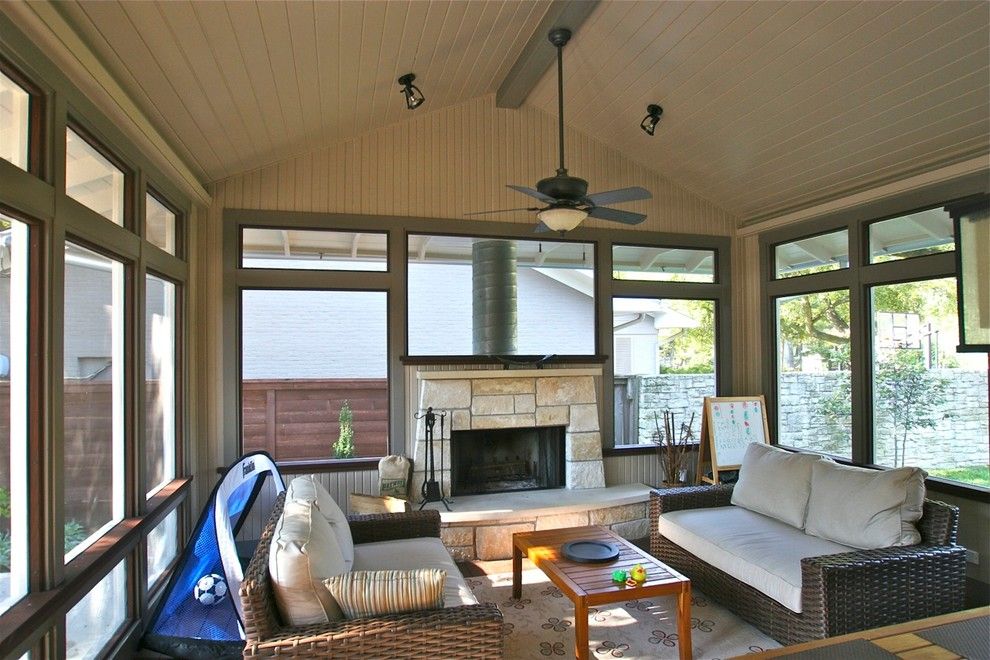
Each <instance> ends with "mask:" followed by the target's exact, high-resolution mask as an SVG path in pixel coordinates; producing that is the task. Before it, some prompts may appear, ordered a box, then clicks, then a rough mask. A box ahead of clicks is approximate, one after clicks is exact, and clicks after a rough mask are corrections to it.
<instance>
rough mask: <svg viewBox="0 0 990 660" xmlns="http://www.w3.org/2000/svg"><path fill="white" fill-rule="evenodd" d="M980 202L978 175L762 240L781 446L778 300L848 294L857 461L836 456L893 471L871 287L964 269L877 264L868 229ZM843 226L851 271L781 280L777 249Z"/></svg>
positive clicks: (769, 393) (945, 259)
mask: <svg viewBox="0 0 990 660" xmlns="http://www.w3.org/2000/svg"><path fill="white" fill-rule="evenodd" d="M979 199H986V192H985V182H984V181H982V179H981V178H980V177H978V176H974V177H969V178H963V179H960V180H956V181H952V182H949V183H946V184H940V185H936V186H931V187H928V188H924V189H920V190H916V191H912V192H911V193H908V194H904V195H901V196H900V197H898V198H896V199H885V200H880V201H877V202H873V203H871V204H866V205H864V206H861V207H858V208H856V209H852V210H847V211H841V212H837V213H833V214H831V215H827V216H823V217H821V218H817V219H814V220H807V221H804V222H800V223H796V224H794V225H789V226H787V227H783V228H780V229H774V230H769V231H766V232H763V233H761V234H760V235H759V250H760V253H759V262H760V282H761V291H760V301H761V302H760V320H761V324H762V332H761V336H762V342H761V343H762V352H763V356H764V358H765V359H764V360H763V373H762V375H761V379H762V382H763V389H764V392H765V394H766V399H767V407H768V411H767V417H768V422H769V424H770V432H771V437H772V438H774V441H773V442H774V444H777V438H778V437H779V429H778V416H777V397H778V391H777V383H778V372H777V369H778V366H777V359H776V351H777V344H776V341H777V337H776V304H777V299H779V298H781V297H786V296H793V295H801V294H807V293H818V292H822V291H830V290H836V289H848V290H849V310H850V338H849V339H850V341H849V345H850V346H849V348H850V380H851V386H850V392H851V434H852V452H851V453H852V458H851V460H850V459H843V458H841V457H835V460H837V461H838V462H841V463H847V464H850V465H859V466H864V467H869V468H876V469H887V468H885V467H883V466H879V465H876V464H875V462H874V460H873V457H874V456H873V409H872V408H873V406H872V401H873V391H872V359H873V358H872V350H873V348H872V347H873V334H872V318H873V310H872V305H871V301H870V291H871V289H872V287H874V286H877V285H884V284H898V283H903V282H912V281H920V280H928V279H937V278H944V277H956V278H957V281H958V274H957V270H958V267H957V263H956V254H955V252H954V251H948V252H940V253H934V254H927V255H918V256H915V257H911V258H909V259H900V260H894V261H886V262H878V263H870V244H869V227H870V225H871V224H873V223H875V222H880V221H883V220H890V219H893V218H897V217H900V216H903V215H907V214H910V213H915V212H919V211H924V210H929V209H934V208H938V207H951V206H954V205H956V204H960V203H965V202H967V201H972V200H979ZM843 228H845V229H847V231H848V236H849V267H848V268H842V269H838V270H832V271H827V272H822V273H811V274H807V275H802V276H799V277H791V278H784V279H775V274H776V261H775V248H776V246H777V245H779V244H782V243H788V242H791V241H794V240H799V239H801V238H802V237H805V236H816V235H821V234H826V233H830V232H833V231H836V230H840V229H843ZM904 262H909V263H910V273H908V274H905V273H904V270H905V268H904ZM771 358H772V359H771ZM782 446H785V445H782ZM926 483H927V485H928V487H929V488H930V489H931V490H932V491H934V492H944V493H947V494H952V495H959V496H963V497H967V498H971V499H977V500H979V501H984V502H990V489H987V488H982V487H980V486H974V485H969V484H962V483H959V482H954V481H949V480H946V479H940V478H938V477H928V479H927V481H926Z"/></svg>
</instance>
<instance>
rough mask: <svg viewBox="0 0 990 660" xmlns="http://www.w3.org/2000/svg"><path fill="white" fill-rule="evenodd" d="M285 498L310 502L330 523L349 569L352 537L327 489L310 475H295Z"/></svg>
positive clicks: (349, 528) (351, 561) (352, 558)
mask: <svg viewBox="0 0 990 660" xmlns="http://www.w3.org/2000/svg"><path fill="white" fill-rule="evenodd" d="M285 500H286V501H287V502H288V501H289V500H297V501H302V502H311V503H312V504H313V505H314V506H315V507H316V509H317V510H318V511H319V512H320V514H321V515H322V516H323V518H324V519H325V520H326V521H327V522H328V523H329V524H330V528H331V529H332V530H333V533H334V535H336V537H337V544H338V545H339V546H340V551H341V553H343V555H344V563H345V564H346V565H347V569H346V570H348V571H349V570H351V567H352V566H354V538H353V537H352V536H351V527H350V525H348V523H347V516H345V515H344V512H343V511H341V509H340V506H338V505H337V502H335V501H334V499H333V497H332V496H331V495H330V493H328V492H327V489H326V488H324V487H323V484H321V483H320V482H319V481H317V480H316V479H315V478H314V477H313V476H312V475H306V476H303V477H296V478H295V479H293V480H292V482H291V483H290V484H289V487H288V489H286V493H285Z"/></svg>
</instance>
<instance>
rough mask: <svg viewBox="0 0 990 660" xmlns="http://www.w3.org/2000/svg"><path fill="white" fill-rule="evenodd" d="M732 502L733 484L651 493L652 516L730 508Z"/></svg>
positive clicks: (655, 490) (664, 489)
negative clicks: (716, 507) (683, 510)
mask: <svg viewBox="0 0 990 660" xmlns="http://www.w3.org/2000/svg"><path fill="white" fill-rule="evenodd" d="M731 500H732V484H712V485H708V486H688V487H686V488H657V489H654V490H652V491H650V514H651V515H653V514H656V515H660V514H661V513H669V512H671V511H680V510H682V509H706V508H709V507H715V506H729V505H730V504H731V503H732V502H731Z"/></svg>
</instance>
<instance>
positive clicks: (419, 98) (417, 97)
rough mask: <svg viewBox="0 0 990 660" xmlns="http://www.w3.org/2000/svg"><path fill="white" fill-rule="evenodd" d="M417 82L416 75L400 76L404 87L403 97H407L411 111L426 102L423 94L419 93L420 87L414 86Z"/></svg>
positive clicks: (407, 105)
mask: <svg viewBox="0 0 990 660" xmlns="http://www.w3.org/2000/svg"><path fill="white" fill-rule="evenodd" d="M414 80H416V74H415V73H407V74H405V75H403V76H399V84H400V85H402V89H401V90H400V91H401V92H402V94H403V96H405V97H406V107H407V108H409V109H410V110H415V109H416V108H418V107H419V106H421V105H423V102H424V101H426V97H425V96H423V92H421V91H419V87H416V85H414V84H413V81H414Z"/></svg>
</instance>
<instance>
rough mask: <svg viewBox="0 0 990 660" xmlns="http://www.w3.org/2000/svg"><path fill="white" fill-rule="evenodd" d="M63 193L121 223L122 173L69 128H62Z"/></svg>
mask: <svg viewBox="0 0 990 660" xmlns="http://www.w3.org/2000/svg"><path fill="white" fill-rule="evenodd" d="M65 194H66V195H68V196H69V197H71V198H72V199H74V200H76V201H77V202H79V203H80V204H82V205H83V206H86V207H88V208H90V209H92V210H93V211H96V212H97V213H99V214H100V215H102V216H103V217H104V218H107V219H108V220H110V221H111V222H113V223H114V224H118V225H123V224H124V173H123V172H122V171H121V170H120V169H119V168H118V167H116V166H115V165H114V164H113V163H112V162H110V160H109V159H108V158H107V157H106V156H104V155H103V154H102V153H100V152H99V151H98V150H97V149H96V148H95V147H94V146H93V145H91V144H90V143H89V142H87V141H86V140H85V139H83V137H82V136H80V135H79V134H78V133H77V132H75V131H74V130H72V129H71V128H67V129H65Z"/></svg>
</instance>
